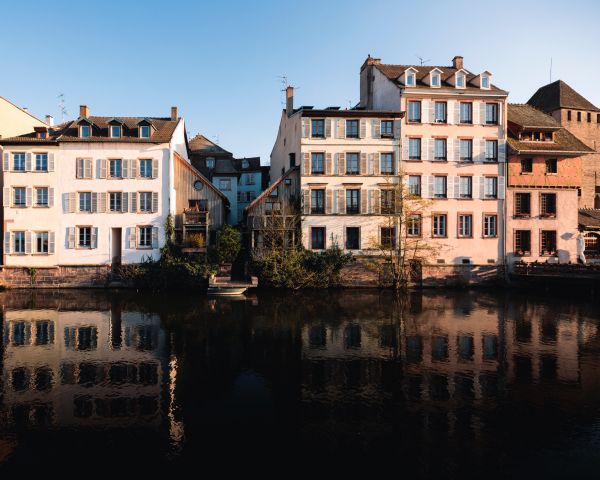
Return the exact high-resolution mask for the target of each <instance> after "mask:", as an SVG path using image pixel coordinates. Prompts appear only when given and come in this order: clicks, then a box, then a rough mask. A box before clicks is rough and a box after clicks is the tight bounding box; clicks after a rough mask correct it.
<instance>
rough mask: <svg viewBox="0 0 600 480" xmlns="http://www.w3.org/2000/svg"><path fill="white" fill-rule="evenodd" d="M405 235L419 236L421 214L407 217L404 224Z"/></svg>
mask: <svg viewBox="0 0 600 480" xmlns="http://www.w3.org/2000/svg"><path fill="white" fill-rule="evenodd" d="M406 235H408V236H409V237H420V236H421V215H419V214H414V215H410V216H409V217H408V222H407V225H406Z"/></svg>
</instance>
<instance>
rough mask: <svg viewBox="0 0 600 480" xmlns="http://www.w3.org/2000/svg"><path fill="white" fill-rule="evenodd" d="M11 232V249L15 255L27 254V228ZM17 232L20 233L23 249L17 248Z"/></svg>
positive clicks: (20, 243) (20, 244) (20, 242)
mask: <svg viewBox="0 0 600 480" xmlns="http://www.w3.org/2000/svg"><path fill="white" fill-rule="evenodd" d="M10 233H11V237H12V238H11V243H12V249H11V254H14V255H25V252H26V249H25V243H26V242H27V240H26V232H25V230H15V231H12V232H10ZM17 234H19V239H20V241H19V246H20V247H21V249H19V250H17Z"/></svg>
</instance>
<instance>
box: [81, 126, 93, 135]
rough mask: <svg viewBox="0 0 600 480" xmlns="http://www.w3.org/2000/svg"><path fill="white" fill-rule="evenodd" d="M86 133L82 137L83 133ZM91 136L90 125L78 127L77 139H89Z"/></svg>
mask: <svg viewBox="0 0 600 480" xmlns="http://www.w3.org/2000/svg"><path fill="white" fill-rule="evenodd" d="M84 131H87V133H88V134H87V135H84V134H83V132H84ZM91 136H92V126H91V125H79V138H90V137H91Z"/></svg>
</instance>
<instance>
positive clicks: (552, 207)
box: [540, 193, 556, 217]
mask: <svg viewBox="0 0 600 480" xmlns="http://www.w3.org/2000/svg"><path fill="white" fill-rule="evenodd" d="M540 216H542V217H555V216H556V193H542V194H540Z"/></svg>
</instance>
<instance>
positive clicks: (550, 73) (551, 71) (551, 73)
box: [550, 57, 552, 83]
mask: <svg viewBox="0 0 600 480" xmlns="http://www.w3.org/2000/svg"><path fill="white" fill-rule="evenodd" d="M550 83H552V57H550Z"/></svg>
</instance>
